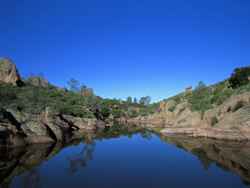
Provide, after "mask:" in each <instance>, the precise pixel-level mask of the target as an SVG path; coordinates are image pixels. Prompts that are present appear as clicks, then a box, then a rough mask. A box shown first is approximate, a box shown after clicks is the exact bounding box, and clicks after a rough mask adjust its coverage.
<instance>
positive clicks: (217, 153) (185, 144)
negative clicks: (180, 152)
mask: <svg viewBox="0 0 250 188" xmlns="http://www.w3.org/2000/svg"><path fill="white" fill-rule="evenodd" d="M162 139H163V140H166V141H167V142H168V143H172V144H174V145H176V146H177V147H180V148H182V149H184V150H186V151H188V152H190V153H193V154H194V155H196V156H197V157H198V158H199V159H200V161H201V162H202V164H203V165H204V167H205V168H208V167H209V165H210V164H211V163H213V162H215V163H216V164H217V165H218V166H219V167H222V168H223V169H227V170H230V171H232V172H234V173H236V174H238V175H239V176H240V177H241V178H242V179H243V180H244V181H245V182H249V183H250V149H249V148H250V142H232V141H222V140H213V139H205V138H190V137H184V136H178V137H176V136H168V137H162Z"/></svg>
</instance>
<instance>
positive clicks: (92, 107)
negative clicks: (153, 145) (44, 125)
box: [0, 79, 156, 120]
mask: <svg viewBox="0 0 250 188" xmlns="http://www.w3.org/2000/svg"><path fill="white" fill-rule="evenodd" d="M136 101H137V99H135V100H134V101H133V100H132V97H129V98H128V100H127V101H122V100H118V99H103V98H101V97H98V96H95V95H94V92H93V89H91V88H88V87H86V86H85V85H80V84H79V82H78V81H77V80H74V79H71V80H70V81H69V82H68V89H62V88H57V87H55V86H53V85H51V84H49V85H48V87H40V86H34V85H32V84H31V83H30V82H29V79H28V80H27V81H26V82H25V85H23V86H22V87H18V86H13V85H11V84H3V83H1V84H0V105H1V107H2V108H6V109H13V110H18V111H20V112H24V113H31V114H39V113H41V112H44V111H45V109H46V108H47V107H49V108H50V109H51V110H52V111H53V112H55V113H61V114H66V115H72V116H76V117H83V118H94V117H96V118H97V119H101V120H106V119H108V118H109V117H114V118H120V117H137V116H140V115H141V116H144V115H148V114H150V113H153V112H155V110H156V106H155V105H151V104H149V102H150V98H149V97H143V98H142V99H141V100H140V101H141V103H137V102H136ZM135 102H136V103H135Z"/></svg>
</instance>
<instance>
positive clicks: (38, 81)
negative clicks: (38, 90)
mask: <svg viewBox="0 0 250 188" xmlns="http://www.w3.org/2000/svg"><path fill="white" fill-rule="evenodd" d="M26 82H27V83H28V84H30V85H32V86H36V87H45V88H46V87H49V82H48V80H46V79H45V78H43V77H41V76H31V77H29V78H28V80H27V81H26Z"/></svg>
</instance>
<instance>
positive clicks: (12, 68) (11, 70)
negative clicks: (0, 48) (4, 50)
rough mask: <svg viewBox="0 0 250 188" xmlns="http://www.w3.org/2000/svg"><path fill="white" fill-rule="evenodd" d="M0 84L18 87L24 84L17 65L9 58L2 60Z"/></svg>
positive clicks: (0, 61) (0, 62)
mask: <svg viewBox="0 0 250 188" xmlns="http://www.w3.org/2000/svg"><path fill="white" fill-rule="evenodd" d="M0 82H3V83H10V84H13V85H18V84H20V83H21V82H22V80H21V76H20V74H19V72H18V70H17V68H16V65H15V64H14V63H13V62H12V61H11V60H10V59H8V58H0Z"/></svg>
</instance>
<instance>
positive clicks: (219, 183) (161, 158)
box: [0, 133, 250, 188]
mask: <svg viewBox="0 0 250 188" xmlns="http://www.w3.org/2000/svg"><path fill="white" fill-rule="evenodd" d="M249 146H250V144H249V143H234V142H223V141H214V140H208V139H193V138H186V137H167V138H162V137H161V138H160V137H159V136H157V135H155V134H140V133H136V134H133V135H131V136H119V137H116V138H105V139H92V138H88V139H85V141H78V142H76V143H73V144H72V145H68V146H64V147H63V148H62V146H60V145H56V146H55V145H53V146H51V145H41V146H32V147H29V148H16V149H6V148H2V149H0V152H1V153H0V187H11V188H31V187H32V188H37V187H39V188H42V187H43V188H55V187H74V188H78V187H79V188H80V187H81V188H83V187H84V188H113V187H114V188H136V187H138V188H139V187H140V188H149V187H150V188H151V187H152V188H167V187H170V188H184V187H185V188H224V187H225V188H244V187H248V185H247V184H248V183H247V182H250V174H249V172H250V147H249Z"/></svg>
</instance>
